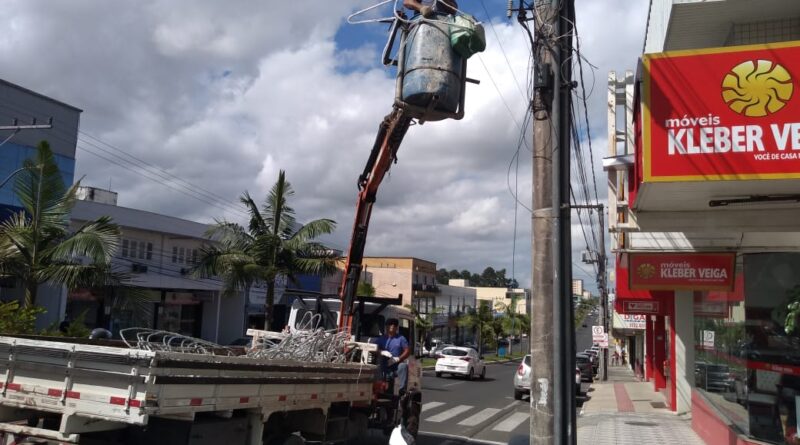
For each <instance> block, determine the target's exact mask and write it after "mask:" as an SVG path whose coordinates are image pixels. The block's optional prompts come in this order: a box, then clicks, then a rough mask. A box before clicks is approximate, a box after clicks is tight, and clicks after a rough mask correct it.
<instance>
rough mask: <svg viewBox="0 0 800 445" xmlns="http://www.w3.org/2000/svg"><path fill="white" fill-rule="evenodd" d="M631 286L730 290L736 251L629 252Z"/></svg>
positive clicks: (638, 287)
mask: <svg viewBox="0 0 800 445" xmlns="http://www.w3.org/2000/svg"><path fill="white" fill-rule="evenodd" d="M629 260H630V264H629V267H630V274H629V275H628V279H629V280H630V283H629V285H630V288H631V289H650V290H654V289H674V290H733V283H734V277H733V275H734V265H735V263H736V254H735V253H631V254H630V258H629Z"/></svg>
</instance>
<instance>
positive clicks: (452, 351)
mask: <svg viewBox="0 0 800 445" xmlns="http://www.w3.org/2000/svg"><path fill="white" fill-rule="evenodd" d="M445 373H447V374H451V375H461V376H465V377H467V378H468V379H470V380H472V379H473V378H474V377H475V376H476V375H477V376H480V378H481V379H483V378H486V364H485V363H483V360H482V359H481V357H480V356H479V355H478V352H477V351H475V350H474V349H472V348H464V347H461V346H450V347H449V348H445V349H444V350H442V353H441V357H439V359H437V360H436V377H441V376H442V374H445Z"/></svg>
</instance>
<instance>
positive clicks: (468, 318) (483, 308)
mask: <svg viewBox="0 0 800 445" xmlns="http://www.w3.org/2000/svg"><path fill="white" fill-rule="evenodd" d="M492 321H494V314H492V307H491V306H490V305H489V302H488V301H486V300H479V301H478V307H477V308H470V309H469V311H468V312H467V313H466V314H465V315H463V316H462V317H461V319H460V320H459V321H458V324H459V325H461V326H462V327H465V328H469V329H472V330H473V331H477V332H478V354H483V341H484V338H485V337H487V336H489V337H491V333H492V332H494V330H493V329H492Z"/></svg>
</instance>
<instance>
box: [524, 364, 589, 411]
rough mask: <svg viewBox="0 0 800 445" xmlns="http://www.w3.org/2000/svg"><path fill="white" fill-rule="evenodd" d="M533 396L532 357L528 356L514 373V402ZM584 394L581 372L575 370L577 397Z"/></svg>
mask: <svg viewBox="0 0 800 445" xmlns="http://www.w3.org/2000/svg"><path fill="white" fill-rule="evenodd" d="M530 394H531V356H530V354H528V355H526V356H525V358H524V359H522V362H520V364H519V367H517V372H515V373H514V400H522V396H524V395H530ZM581 394H583V388H582V387H581V370H580V369H578V368H577V367H576V368H575V395H576V396H579V395H581Z"/></svg>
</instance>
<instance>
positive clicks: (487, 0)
mask: <svg viewBox="0 0 800 445" xmlns="http://www.w3.org/2000/svg"><path fill="white" fill-rule="evenodd" d="M515 3H516V2H515ZM647 3H648V2H647V1H645V0H602V1H599V0H578V1H577V25H578V31H579V33H580V36H581V51H582V53H583V56H584V57H585V60H586V61H588V62H589V63H591V64H592V65H594V66H596V67H597V69H596V70H593V69H591V68H590V67H589V66H588V64H586V63H584V69H585V70H586V72H585V78H586V89H587V91H593V93H592V95H591V96H590V97H589V102H590V104H589V119H590V127H591V134H592V139H593V141H594V144H593V149H594V161H595V162H594V163H595V168H594V170H595V172H594V173H595V175H597V181H598V189H599V193H600V195H601V197H602V195H605V180H604V176H603V173H602V169H601V168H600V165H601V158H602V156H604V155H605V153H606V151H607V147H606V144H605V134H606V114H605V113H606V110H605V101H606V79H607V75H608V71H609V70H617V71H624V70H626V69H632V68H634V67H635V64H636V58H637V55H638V53H640V52H641V48H642V42H643V38H644V26H645V23H646V19H647ZM371 4H374V3H373V2H366V1H363V0H339V1H322V0H317V1H310V0H292V1H287V2H277V1H263V0H258V1H257V0H253V1H226V2H223V1H216V0H202V1H201V0H141V1H127V2H122V1H113V2H112V1H107V0H70V1H52V0H50V1H38V0H5V1H4V2H3V7H4V8H3V12H4V13H3V15H2V17H0V23H2V28H3V29H4V30H5V32H3V33H2V35H0V60H2V61H3V63H2V65H0V76H1V77H2V78H4V79H6V80H8V81H11V82H14V83H17V84H19V85H22V86H24V87H26V88H29V89H32V90H35V91H38V92H41V93H43V94H46V95H49V96H52V97H54V98H56V99H59V100H62V101H65V102H67V103H69V104H71V105H74V106H76V107H78V108H81V109H83V110H84V112H83V115H82V117H81V134H80V135H79V142H78V150H77V156H76V157H77V168H76V170H77V171H76V177H81V176H83V175H85V179H84V182H83V183H84V185H92V186H97V187H102V188H108V187H109V185H110V187H111V188H112V189H113V190H114V191H117V192H118V193H119V204H120V205H123V206H127V207H132V208H138V209H143V210H149V211H155V212H159V213H164V214H168V215H172V216H177V217H182V218H187V219H192V220H196V221H201V222H211V221H212V220H213V219H214V218H226V219H229V220H237V221H241V220H243V214H242V212H241V211H242V209H241V208H240V207H238V205H237V198H238V196H239V195H241V193H242V192H243V191H245V190H248V191H249V192H250V193H251V194H252V195H253V196H254V197H257V199H260V198H261V197H263V196H265V195H266V193H267V191H268V189H269V187H270V186H271V185H272V184H273V183H274V182H275V180H276V178H277V175H278V171H279V170H286V173H287V178H288V179H289V181H290V182H291V183H292V185H293V187H294V189H295V191H296V196H295V198H294V200H293V201H292V205H293V207H294V208H295V209H296V211H297V213H298V218H299V219H300V220H301V221H302V220H309V219H313V218H321V217H327V218H332V219H334V220H336V221H337V222H338V230H337V232H336V233H335V235H334V236H332V237H331V238H329V239H328V240H327V241H328V243H329V244H330V245H331V246H333V247H336V248H339V249H344V247H345V246H346V244H347V241H348V238H349V233H350V229H351V224H352V221H353V213H354V204H355V198H356V179H357V177H358V175H359V174H360V173H361V171H362V169H363V166H364V163H365V162H366V159H367V156H368V154H369V151H370V149H371V147H372V142H373V140H374V138H375V132H376V129H377V127H378V124H379V123H380V121H381V119H382V118H383V116H384V115H385V114H386V113H388V112H389V111H390V107H391V103H392V99H393V95H394V80H393V76H394V73H393V72H391V71H389V70H387V69H385V68H384V67H383V66H382V65H381V64H380V60H379V52H380V51H381V49H382V48H383V45H384V43H385V39H386V27H385V25H379V24H362V25H348V24H347V23H346V18H347V16H348V15H349V14H351V13H353V12H355V11H357V10H358V9H360V8H364V7H366V6H369V5H371ZM505 4H506V2H505V1H504V0H462V1H461V2H460V7H461V9H462V10H465V11H467V12H470V13H473V14H474V15H475V16H476V17H477V18H478V19H480V20H482V21H484V22H485V26H486V34H487V41H488V48H487V50H486V52H484V53H483V54H481V55H479V56H476V57H473V58H472V59H470V61H469V76H470V77H472V78H476V79H480V81H481V83H480V85H469V86H468V90H467V102H466V116H465V117H464V119H463V120H461V121H443V122H431V123H426V124H425V125H423V126H413V127H412V128H411V129H410V131H409V133H408V135H407V137H406V139H405V142H404V144H403V145H402V147H401V149H400V151H399V153H398V157H399V162H398V164H397V165H395V166H394V167H393V168H392V170H391V172H390V176H389V177H388V178H387V180H386V181H385V182H384V185H383V186H382V188H381V191H380V194H379V197H378V202H377V204H376V206H375V210H374V212H373V217H372V225H371V229H370V234H369V238H368V243H367V250H366V254H367V255H372V256H414V257H418V258H423V259H426V260H431V261H434V262H436V263H437V265H438V267H446V268H448V269H453V268H455V269H459V270H461V269H468V270H471V271H473V272H478V273H480V272H481V271H482V270H483V268H484V267H486V266H488V265H491V266H493V267H495V268H506V269H507V270H508V273H509V275H511V270H512V263H513V267H514V275H515V276H516V277H517V279H518V280H519V281H520V283H521V284H522V285H524V286H529V285H530V276H531V262H530V254H531V248H530V244H531V224H530V213H529V212H528V210H526V209H525V208H524V207H522V206H516V205H515V199H514V197H513V196H512V194H511V193H510V192H509V185H510V187H511V188H512V189H513V188H514V185H515V183H516V184H517V188H518V190H519V192H518V193H519V201H520V202H521V203H522V204H524V205H525V206H526V207H530V201H531V192H530V189H531V183H532V181H531V152H530V150H529V146H530V140H529V139H528V141H526V143H525V145H524V146H523V148H522V150H521V152H520V162H519V166H518V171H519V175H518V176H516V175H515V174H514V172H515V171H516V168H517V167H516V165H514V166H513V167H512V168H511V169H510V171H511V173H510V174H509V166H510V163H511V161H512V159H513V157H514V154H515V152H516V150H517V146H518V143H517V142H518V139H519V134H520V130H519V128H520V125H522V119H523V116H524V113H525V107H526V101H525V96H524V94H523V91H525V83H526V79H527V76H528V74H527V73H528V71H529V66H528V59H529V51H530V48H529V44H528V41H527V37H526V36H525V34H524V33H523V31H522V29H521V28H520V26H519V25H518V24H517V23H516V21H515V20H514V21H509V20H507V19H506V18H505V11H504V9H505ZM390 9H391V8H390V7H388V6H387V7H386V8H383V9H381V12H383V13H384V15H387V14H388V13H389V11H390ZM2 106H3V105H2V104H1V103H0V107H2ZM584 137H585V135H584ZM585 146H586V149H587V151H586V154H587V156H588V145H586V144H585ZM515 208H516V237H515V234H514V227H515ZM573 233H574V237H573V239H574V249H573V250H574V251H575V252H576V253H577V252H580V251H581V250H583V235H582V234H581V231H580V228H579V226H577V225H575V226H574V227H573ZM515 245H516V249H515V248H514V246H515ZM514 250H516V256H515V257H514V256H512V252H514ZM512 258H515V261H512ZM575 262H576V263H578V264H580V258H579V257H577V258H576V259H575ZM580 267H581V268H579V267H577V266H576V268H575V270H574V274H575V277H576V278H583V279H585V280H590V279H593V278H590V277H588V276H587V273H586V270H590V268H588V267H586V266H583V265H581V266H580Z"/></svg>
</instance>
